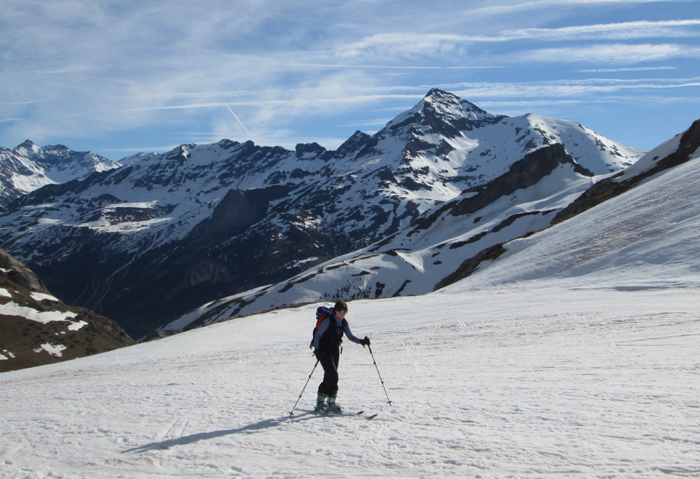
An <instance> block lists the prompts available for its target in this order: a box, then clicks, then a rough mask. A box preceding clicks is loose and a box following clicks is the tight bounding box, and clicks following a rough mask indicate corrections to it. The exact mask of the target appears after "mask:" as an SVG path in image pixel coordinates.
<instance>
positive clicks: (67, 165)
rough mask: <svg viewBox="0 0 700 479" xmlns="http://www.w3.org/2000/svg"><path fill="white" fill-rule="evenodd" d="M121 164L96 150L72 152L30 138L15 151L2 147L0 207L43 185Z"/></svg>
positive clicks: (76, 177)
mask: <svg viewBox="0 0 700 479" xmlns="http://www.w3.org/2000/svg"><path fill="white" fill-rule="evenodd" d="M119 166H121V165H120V164H119V163H117V162H114V161H112V160H109V159H107V158H104V157H102V156H100V155H96V154H95V153H91V152H79V151H72V150H71V149H70V148H68V147H66V146H63V145H55V146H44V147H40V146H37V145H35V144H34V143H32V142H31V141H30V140H26V141H25V142H24V143H22V144H21V145H18V146H17V147H15V148H14V149H13V150H9V149H7V148H0V206H5V205H7V204H8V203H10V202H11V201H12V200H14V199H15V198H18V197H20V196H22V195H24V194H27V193H30V192H32V191H34V190H36V189H39V188H41V187H42V186H46V185H50V184H55V183H65V182H67V181H70V180H74V179H78V178H83V177H85V176H87V175H90V174H92V173H95V172H100V171H107V170H111V169H115V168H119Z"/></svg>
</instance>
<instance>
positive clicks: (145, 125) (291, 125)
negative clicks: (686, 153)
mask: <svg viewBox="0 0 700 479" xmlns="http://www.w3.org/2000/svg"><path fill="white" fill-rule="evenodd" d="M0 31H1V32H2V35H1V36H0V105H1V106H0V145H1V146H5V147H10V148H12V147H14V146H16V145H18V144H19V143H21V142H22V141H24V140H25V139H31V140H32V141H34V142H35V143H37V144H39V145H49V144H58V143H61V144H65V145H66V146H68V147H70V148H72V149H74V150H79V151H84V150H91V151H95V152H97V153H99V154H102V155H104V156H106V157H108V158H112V159H115V160H116V159H120V158H123V157H125V156H127V155H130V154H133V153H136V152H140V151H165V150H169V149H171V148H173V147H174V146H177V145H179V144H183V143H209V142H214V141H218V140H220V139H222V138H229V139H231V140H238V141H246V140H248V139H252V140H253V141H254V142H255V143H257V144H261V145H269V146H274V145H282V146H285V147H288V148H293V147H294V145H295V144H296V143H302V142H311V141H316V142H318V143H320V144H321V145H323V146H325V147H327V148H329V149H334V148H336V147H338V146H339V145H340V144H341V143H342V142H343V141H344V140H346V139H347V138H348V137H350V136H351V135H352V134H353V133H354V132H355V131H356V130H361V131H364V132H366V133H370V134H371V133H374V132H376V131H377V130H379V129H381V128H382V127H383V126H384V125H385V124H386V123H387V122H388V121H389V120H391V119H392V118H393V117H395V116H396V115H398V114H399V113H400V112H402V111H404V110H407V109H409V108H411V107H412V106H414V105H415V104H416V103H417V102H418V101H420V99H421V98H422V97H423V96H424V95H425V94H426V93H427V92H428V90H430V88H432V87H438V88H441V89H443V90H447V91H450V92H453V93H455V94H457V95H459V96H461V97H462V98H465V99H467V100H469V101H471V102H473V103H476V104H477V105H479V106H480V107H482V108H484V109H485V110H488V111H490V112H493V113H499V114H506V115H511V116H515V115H522V114H525V113H537V114H540V115H544V116H550V117H555V118H563V119H567V120H574V121H577V122H579V123H581V124H583V125H585V126H587V127H589V128H591V129H593V130H595V131H596V132H598V133H600V134H602V135H603V136H606V137H608V138H610V139H612V140H615V141H618V142H621V143H624V144H627V145H629V146H634V147H639V148H645V149H651V148H653V147H655V146H657V145H658V144H659V143H661V142H663V141H665V140H667V139H669V138H671V137H672V136H674V135H675V134H677V133H679V132H681V131H683V130H685V129H686V128H688V127H689V126H690V124H691V123H692V122H693V121H694V120H697V119H699V118H700V0H685V1H669V0H529V1H527V0H524V1H519V0H513V1H506V0H488V1H480V0H477V1H449V0H448V1H439V0H438V1H436V2H426V1H425V0H421V1H412V0H402V1H378V0H376V1H375V0H358V1H345V2H336V1H332V0H321V1H309V0H295V1H294V2H290V1H266V0H246V1H242V0H198V1H197V2H192V1H189V0H172V1H157V0H155V1H154V0H149V1H147V2H144V1H142V0H139V1H129V0H124V1H110V0H100V1H94V0H51V1H46V0H4V1H3V8H2V16H0Z"/></svg>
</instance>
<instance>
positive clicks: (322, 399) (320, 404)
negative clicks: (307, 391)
mask: <svg viewBox="0 0 700 479" xmlns="http://www.w3.org/2000/svg"><path fill="white" fill-rule="evenodd" d="M326 399H328V396H326V395H325V394H319V395H318V397H317V398H316V407H315V408H314V411H318V412H326V411H327V410H328V404H326Z"/></svg>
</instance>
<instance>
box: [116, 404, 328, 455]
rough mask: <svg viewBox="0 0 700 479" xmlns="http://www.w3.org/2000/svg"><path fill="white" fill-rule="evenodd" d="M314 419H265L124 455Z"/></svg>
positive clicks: (306, 416) (308, 416) (135, 449)
mask: <svg viewBox="0 0 700 479" xmlns="http://www.w3.org/2000/svg"><path fill="white" fill-rule="evenodd" d="M314 417H319V416H318V415H316V414H312V413H310V412H306V413H301V414H299V415H297V416H286V417H281V418H278V419H265V420H264V421H260V422H256V423H255V424H249V425H248V426H243V427H239V428H237V429H222V430H221V431H212V432H200V433H198V434H192V435H190V436H184V437H180V438H177V439H168V440H167V441H161V442H152V443H150V444H146V445H143V446H138V447H132V448H131V449H127V450H126V451H123V452H122V454H127V453H132V452H133V453H141V452H146V451H152V450H154V449H170V448H171V447H173V446H184V445H186V444H192V443H195V442H199V441H206V440H208V439H214V438H217V437H222V436H229V435H231V434H252V433H255V432H258V431H261V430H263V429H269V428H272V427H277V426H279V425H280V424H283V423H285V422H289V421H294V422H296V421H304V420H307V419H311V418H314Z"/></svg>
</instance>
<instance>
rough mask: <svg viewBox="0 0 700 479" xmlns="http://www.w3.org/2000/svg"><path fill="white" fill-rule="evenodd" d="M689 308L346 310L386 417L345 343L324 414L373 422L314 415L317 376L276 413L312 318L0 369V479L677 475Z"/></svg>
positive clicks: (673, 299) (663, 299) (471, 298)
mask: <svg viewBox="0 0 700 479" xmlns="http://www.w3.org/2000/svg"><path fill="white" fill-rule="evenodd" d="M693 261H695V260H693ZM620 281H621V282H625V281H626V278H625V277H620ZM676 284H677V285H678V286H683V285H682V284H678V283H676ZM687 286H692V285H687ZM699 298H700V295H698V290H697V289H695V288H694V287H686V288H684V287H679V288H668V289H665V290H663V291H658V290H657V291H655V290H645V291H640V292H620V291H615V290H609V289H607V290H592V289H587V290H570V289H564V288H561V289H557V288H549V289H547V290H546V292H545V293H542V292H541V291H539V290H538V289H528V288H522V289H518V290H509V289H498V288H497V289H489V290H482V291H478V292H469V291H460V292H455V291H453V292H449V293H448V292H440V293H435V294H431V295H427V296H423V297H414V298H396V299H387V300H378V301H357V302H352V303H350V313H349V315H348V318H349V321H350V323H351V325H352V328H353V331H354V332H355V333H357V334H368V335H369V336H370V337H371V338H372V340H373V343H372V346H373V352H374V357H375V359H376V363H377V367H378V368H379V372H380V373H381V375H382V378H383V379H384V382H385V385H386V387H387V392H388V395H389V398H390V399H391V400H392V401H393V406H391V407H390V406H389V405H388V404H387V400H386V396H385V395H384V391H383V389H382V386H381V383H380V381H379V377H378V375H377V370H376V369H375V367H374V364H373V362H372V357H371V356H370V355H369V353H368V351H367V350H363V349H362V348H361V347H360V346H357V345H353V344H349V345H348V346H346V347H345V348H344V353H343V356H342V361H341V367H340V375H341V380H340V395H339V401H340V402H341V404H343V405H344V407H345V408H346V409H348V410H360V409H364V410H365V411H366V412H367V413H368V414H369V413H378V414H379V415H378V416H377V417H376V418H375V419H373V420H367V419H363V418H362V417H323V416H320V417H319V416H316V415H313V414H310V413H309V412H308V411H309V410H310V409H311V408H312V405H313V403H314V400H315V399H314V390H315V387H316V386H317V384H318V382H319V381H320V378H321V374H320V372H319V371H318V370H317V371H315V373H314V375H313V377H312V379H311V382H310V384H309V386H308V387H307V388H306V391H305V392H304V395H303V396H302V398H301V401H300V404H299V406H298V407H297V410H296V412H295V415H294V416H292V417H290V416H289V412H290V411H291V409H292V407H293V405H294V402H295V401H296V399H297V398H298V397H299V393H300V392H301V390H302V388H303V386H304V383H305V382H306V380H307V378H308V375H309V373H310V372H311V370H312V367H313V364H314V359H313V357H312V356H311V355H310V352H309V350H308V349H307V345H308V340H309V335H310V330H311V328H312V327H313V321H314V319H313V306H307V307H304V308H300V309H298V310H283V311H278V312H274V313H268V314H265V315H261V316H256V317H251V318H248V320H239V321H231V322H227V323H221V324H217V325H213V326H210V327H206V328H202V329H198V330H194V331H190V332H187V333H184V334H180V335H177V336H173V337H169V338H166V339H163V340H160V341H157V342H153V343H146V344H141V345H138V346H134V347H130V348H125V349H121V350H117V351H114V352H110V353H105V354H102V355H99V356H94V357H91V358H86V359H80V360H75V361H70V362H67V363H61V364H57V365H52V366H45V367H40V368H34V369H30V370H24V371H20V372H15V373H3V374H0V385H1V387H2V390H3V394H2V396H1V397H0V407H2V411H3V414H2V420H0V476H2V477H6V478H13V479H14V478H31V479H34V478H37V479H38V478H46V477H70V478H72V479H78V478H90V479H96V478H112V477H129V478H131V479H140V478H155V477H178V476H188V477H210V478H219V477H220V478H224V477H226V478H229V477H250V478H264V477H276V476H281V477H288V478H309V477H348V478H350V477H480V478H484V479H486V478H502V477H521V478H536V477H537V478H540V477H572V476H579V477H616V478H623V479H624V478H629V479H640V478H653V477H693V476H694V475H696V474H697V473H698V466H697V465H698V464H699V463H700V452H699V451H700V449H698V448H697V447H696V446H697V444H698V442H700V427H699V426H698V424H700V402H699V401H698V390H697V386H696V385H697V377H696V376H697V368H698V366H699V365H700V351H699V350H698V348H697V338H698V336H700V323H699V322H698V320H697V311H698V308H700V299H699Z"/></svg>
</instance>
